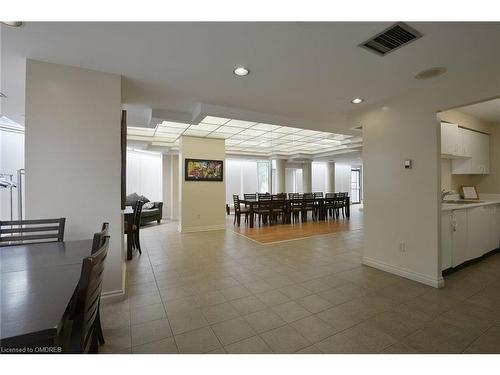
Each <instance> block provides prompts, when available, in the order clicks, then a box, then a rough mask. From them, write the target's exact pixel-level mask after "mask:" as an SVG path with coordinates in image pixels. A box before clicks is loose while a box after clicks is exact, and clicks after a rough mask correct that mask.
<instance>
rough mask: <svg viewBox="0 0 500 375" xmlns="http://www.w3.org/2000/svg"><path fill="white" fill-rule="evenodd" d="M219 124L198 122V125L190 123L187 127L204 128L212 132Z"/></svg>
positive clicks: (192, 128)
mask: <svg viewBox="0 0 500 375" xmlns="http://www.w3.org/2000/svg"><path fill="white" fill-rule="evenodd" d="M219 127H220V126H219V125H213V124H205V123H203V122H202V123H200V124H199V125H191V126H190V127H189V129H191V130H204V131H208V132H212V131H214V130H216V129H218V128H219Z"/></svg>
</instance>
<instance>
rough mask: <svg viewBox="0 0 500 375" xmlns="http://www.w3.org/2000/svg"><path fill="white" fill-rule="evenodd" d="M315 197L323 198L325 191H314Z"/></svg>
mask: <svg viewBox="0 0 500 375" xmlns="http://www.w3.org/2000/svg"><path fill="white" fill-rule="evenodd" d="M313 196H314V198H323V192H322V191H318V192H316V193H313Z"/></svg>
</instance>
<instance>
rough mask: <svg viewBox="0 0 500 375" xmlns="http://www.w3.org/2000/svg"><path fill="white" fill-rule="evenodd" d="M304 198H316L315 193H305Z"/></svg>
mask: <svg viewBox="0 0 500 375" xmlns="http://www.w3.org/2000/svg"><path fill="white" fill-rule="evenodd" d="M303 197H304V199H314V195H313V193H304V195H303Z"/></svg>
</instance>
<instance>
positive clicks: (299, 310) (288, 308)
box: [272, 301, 311, 323]
mask: <svg viewBox="0 0 500 375" xmlns="http://www.w3.org/2000/svg"><path fill="white" fill-rule="evenodd" d="M272 310H273V311H274V312H275V313H276V314H278V315H279V316H280V317H281V318H282V319H283V320H284V321H286V322H287V323H291V322H294V321H296V320H299V319H301V318H305V317H306V316H309V315H311V313H310V312H309V311H307V310H306V309H305V308H303V307H302V306H300V305H299V304H298V303H297V302H295V301H290V302H286V303H283V304H281V305H276V306H273V307H272Z"/></svg>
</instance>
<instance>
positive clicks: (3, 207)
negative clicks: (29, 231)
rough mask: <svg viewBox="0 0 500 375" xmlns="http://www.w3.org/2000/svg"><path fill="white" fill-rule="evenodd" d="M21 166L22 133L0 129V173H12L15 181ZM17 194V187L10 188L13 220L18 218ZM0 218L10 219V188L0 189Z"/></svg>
mask: <svg viewBox="0 0 500 375" xmlns="http://www.w3.org/2000/svg"><path fill="white" fill-rule="evenodd" d="M21 168H24V134H23V133H19V132H14V131H8V130H0V173H6V174H13V175H14V176H13V180H14V182H15V183H17V170H18V169H21ZM6 179H7V178H6ZM17 194H18V190H17V188H14V189H12V206H13V207H12V208H13V209H12V213H13V218H14V220H16V219H18V218H19V216H18V210H17V204H18V200H17ZM0 220H10V189H0Z"/></svg>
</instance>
